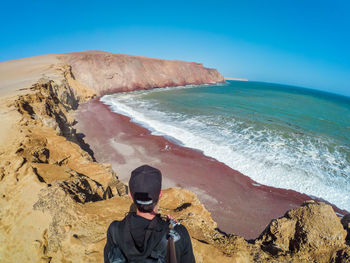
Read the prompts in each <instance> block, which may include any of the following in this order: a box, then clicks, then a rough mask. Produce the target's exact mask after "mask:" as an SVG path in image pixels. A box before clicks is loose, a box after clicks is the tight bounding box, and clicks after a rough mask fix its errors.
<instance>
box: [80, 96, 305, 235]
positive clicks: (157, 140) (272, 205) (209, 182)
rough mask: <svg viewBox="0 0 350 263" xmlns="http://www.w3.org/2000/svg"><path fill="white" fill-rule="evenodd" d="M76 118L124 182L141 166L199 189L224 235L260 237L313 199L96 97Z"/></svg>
mask: <svg viewBox="0 0 350 263" xmlns="http://www.w3.org/2000/svg"><path fill="white" fill-rule="evenodd" d="M76 119H77V120H78V123H77V125H76V128H77V130H78V132H80V133H81V134H82V135H83V136H84V140H85V142H86V143H88V144H89V145H90V148H91V149H92V150H93V152H94V157H95V158H96V160H97V161H98V162H104V163H111V164H112V167H113V169H114V170H115V171H116V172H117V174H118V176H119V178H120V179H121V180H122V181H123V182H124V183H127V182H128V179H129V175H130V172H131V171H132V170H133V169H135V168H136V167H137V166H139V165H142V164H149V165H152V166H154V167H157V168H158V169H160V170H161V171H162V174H163V188H168V187H174V186H178V187H183V188H185V189H189V190H192V191H193V192H195V193H196V194H197V195H198V197H199V199H200V201H201V202H202V203H203V204H204V205H205V207H206V208H207V209H208V210H209V211H210V212H211V213H212V217H213V219H214V220H215V221H216V222H217V223H218V227H219V229H220V230H222V231H224V232H226V233H233V234H236V235H241V236H243V237H245V238H246V239H252V238H256V237H258V235H259V234H260V233H261V232H262V231H263V230H264V229H265V227H266V226H267V224H268V223H269V222H270V221H271V219H273V218H278V217H280V216H282V215H284V213H285V212H286V211H287V210H289V209H291V208H295V207H297V206H299V205H300V204H301V203H302V202H303V201H305V200H309V199H311V198H310V197H309V196H307V195H305V194H300V193H298V192H295V191H292V190H285V189H279V188H273V187H268V186H263V185H259V184H257V183H256V182H255V181H253V180H251V179H250V178H248V177H247V176H245V175H243V174H241V173H239V172H237V171H235V170H233V169H231V168H230V167H228V166H227V165H225V164H224V163H221V162H219V161H217V160H215V159H213V158H211V157H208V156H205V155H203V154H202V153H201V152H199V151H196V150H193V149H190V148H186V147H182V146H179V145H176V144H174V143H173V142H171V141H169V140H167V139H166V138H164V137H160V136H154V135H151V134H150V132H149V131H148V130H147V129H145V128H143V127H141V126H139V125H137V124H135V123H133V122H131V121H130V118H129V117H126V116H123V115H120V114H116V113H113V112H111V111H110V110H109V108H108V106H106V105H104V104H103V103H102V102H100V101H99V100H97V99H94V100H91V101H89V102H88V103H85V104H82V105H80V106H79V111H78V113H77V116H76Z"/></svg>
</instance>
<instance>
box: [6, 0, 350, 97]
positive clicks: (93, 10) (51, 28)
mask: <svg viewBox="0 0 350 263" xmlns="http://www.w3.org/2000/svg"><path fill="white" fill-rule="evenodd" d="M0 12H1V16H0V22H1V27H0V36H1V41H0V61H6V60H10V59H16V58H22V57H29V56H36V55H41V54H49V53H64V52H73V51H84V50H104V51H109V52H115V53H126V54H133V55H141V56H149V57H158V58H164V59H179V60H186V61H196V62H202V63H204V65H205V66H207V67H213V68H217V69H218V70H219V71H220V72H221V73H222V74H223V75H224V76H229V77H241V78H248V79H249V80H255V81H267V82H277V83H284V84H291V85H298V86H303V87H308V88H314V89H321V90H325V91H329V92H334V93H339V94H343V95H347V96H350V50H349V47H350V33H349V32H350V18H349V17H350V16H349V14H350V1H347V0H343V1H339V0H332V1H322V0H319V1H314V0H264V1H262V0H256V1H252V0H245V1H244V0H241V1H221V0H216V1H205V0H202V1H190V0H188V1H180V0H179V1H165V0H163V1H157V0H153V1H125V0H124V1H119V0H114V1H112V0H111V1H104V0H100V1H79V0H71V1H67V0H60V1H55V0H50V1H47V0H46V1H42V0H35V1H15V0H14V1H11V2H10V1H6V2H4V3H2V8H1V11H0Z"/></svg>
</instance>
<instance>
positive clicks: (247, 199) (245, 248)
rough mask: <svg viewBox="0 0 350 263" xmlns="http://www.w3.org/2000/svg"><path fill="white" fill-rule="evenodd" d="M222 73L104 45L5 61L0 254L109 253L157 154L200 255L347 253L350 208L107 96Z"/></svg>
mask: <svg viewBox="0 0 350 263" xmlns="http://www.w3.org/2000/svg"><path fill="white" fill-rule="evenodd" d="M223 81H224V78H223V77H222V76H221V75H220V74H219V73H218V71H217V70H215V69H208V68H205V67H204V66H203V65H202V64H199V63H194V62H183V61H169V60H160V59H152V58H145V57H137V56H130V55H122V54H112V53H107V52H101V51H88V52H79V53H67V54H58V55H45V56H39V57H33V58H26V59H19V60H12V61H7V62H1V63H0V101H1V104H0V115H1V118H0V125H1V132H0V157H1V158H0V194H1V196H0V208H1V209H0V243H1V246H0V261H1V262H102V261H103V253H102V252H103V246H104V243H105V235H106V229H107V227H108V225H109V224H110V223H111V222H112V221H113V220H116V219H121V218H123V217H124V215H125V214H126V213H127V212H128V211H129V209H130V205H131V202H130V200H129V198H128V197H127V195H126V186H125V183H126V182H127V177H128V174H129V173H130V171H131V170H132V169H134V168H135V167H136V166H137V165H140V164H143V163H148V164H151V165H154V166H155V167H158V168H160V169H161V170H162V172H163V175H164V180H165V185H164V186H165V188H169V187H170V188H169V189H166V190H165V191H164V196H163V198H162V200H161V202H160V212H161V214H163V215H166V214H172V215H174V216H175V217H176V218H177V219H178V220H179V221H180V222H181V223H182V224H184V225H185V226H186V227H187V228H188V230H189V232H190V235H191V238H192V242H193V246H194V252H195V256H196V260H197V262H218V261H220V262H254V261H255V262H310V261H313V262H348V261H349V258H350V247H349V228H350V218H349V215H346V216H344V217H343V218H339V217H338V216H337V215H336V213H335V212H334V209H335V210H336V211H337V212H339V213H343V214H344V213H345V212H346V211H341V210H339V209H337V208H335V207H332V206H331V205H329V204H325V203H323V202H319V201H317V200H316V201H306V200H310V199H311V198H310V197H308V196H306V195H303V194H300V193H297V192H294V191H289V190H283V189H276V188H271V187H266V186H257V184H255V182H254V181H252V180H250V179H249V178H248V177H246V176H244V175H243V174H241V173H239V172H237V171H234V170H232V169H231V168H229V167H227V166H226V165H224V164H223V163H220V162H218V161H216V160H215V159H213V158H210V157H208V156H204V155H203V154H202V153H200V152H198V151H195V150H193V149H189V148H184V147H181V146H178V145H176V144H174V143H172V142H171V141H168V140H167V139H165V138H162V137H157V136H154V135H151V134H150V132H149V131H147V130H146V129H145V128H143V127H140V126H138V125H136V124H135V123H132V122H131V121H130V119H129V118H128V117H126V116H122V115H119V114H116V113H113V112H111V111H110V110H109V109H108V107H107V106H106V105H104V104H102V103H101V102H100V101H99V100H98V97H99V96H102V95H104V94H108V93H113V92H120V91H130V90H138V89H151V88H161V87H168V86H179V85H187V84H203V83H217V82H223ZM305 201H306V202H305ZM207 209H208V210H209V211H208V210H207ZM212 217H213V218H214V220H213V219H212ZM278 217H280V218H279V219H273V218H278ZM218 226H219V229H218V228H217V227H218ZM264 229H265V230H264ZM222 231H225V232H226V233H223V232H222ZM242 236H243V237H242ZM247 239H250V240H249V242H248V241H247Z"/></svg>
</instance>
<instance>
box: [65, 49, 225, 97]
mask: <svg viewBox="0 0 350 263" xmlns="http://www.w3.org/2000/svg"><path fill="white" fill-rule="evenodd" d="M61 59H62V60H63V61H65V62H66V63H67V64H69V65H71V66H72V72H73V74H74V76H75V78H76V79H77V80H78V81H79V82H81V83H84V84H85V85H86V86H88V87H90V88H92V89H93V90H94V91H96V93H97V94H98V95H104V94H106V93H112V92H120V91H131V90H139V89H151V88H163V87H171V86H182V85H189V84H203V83H216V82H224V78H223V76H221V75H220V73H219V72H218V71H217V70H216V69H209V68H205V67H203V65H202V64H199V63H195V62H184V61H177V60H163V59H155V58H147V57H139V56H130V55H124V54H112V53H108V52H101V51H88V52H79V53H70V54H65V55H62V56H61Z"/></svg>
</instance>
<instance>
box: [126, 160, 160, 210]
mask: <svg viewBox="0 0 350 263" xmlns="http://www.w3.org/2000/svg"><path fill="white" fill-rule="evenodd" d="M161 188H162V173H161V172H160V171H159V170H158V169H156V168H154V167H151V166H149V165H142V166H140V167H138V168H136V169H135V170H134V171H132V172H131V176H130V180H129V190H130V194H131V197H132V199H133V200H134V203H135V205H136V207H137V209H138V210H139V211H141V212H146V213H150V212H152V211H153V209H154V207H155V206H156V204H157V202H158V199H159V196H160V192H161Z"/></svg>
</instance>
